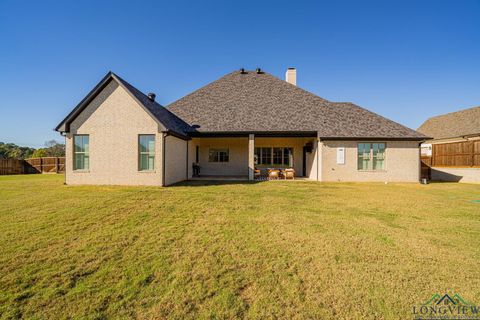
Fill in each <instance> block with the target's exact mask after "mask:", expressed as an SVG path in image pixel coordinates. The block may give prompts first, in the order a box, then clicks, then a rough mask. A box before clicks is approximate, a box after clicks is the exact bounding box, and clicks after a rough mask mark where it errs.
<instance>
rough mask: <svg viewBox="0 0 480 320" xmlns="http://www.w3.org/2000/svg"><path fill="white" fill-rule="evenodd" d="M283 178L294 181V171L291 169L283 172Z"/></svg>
mask: <svg viewBox="0 0 480 320" xmlns="http://www.w3.org/2000/svg"><path fill="white" fill-rule="evenodd" d="M283 177H284V178H285V180H287V179H292V180H295V170H294V169H293V168H290V169H285V170H283Z"/></svg>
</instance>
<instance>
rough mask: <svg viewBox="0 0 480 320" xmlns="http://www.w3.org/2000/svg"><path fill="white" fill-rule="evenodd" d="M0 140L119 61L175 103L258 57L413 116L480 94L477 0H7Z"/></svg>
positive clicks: (29, 125)
mask: <svg viewBox="0 0 480 320" xmlns="http://www.w3.org/2000/svg"><path fill="white" fill-rule="evenodd" d="M0 41H1V42H0V43H1V46H0V141H5V142H14V143H17V144H20V145H25V146H33V147H41V146H42V145H43V143H44V142H45V141H47V140H50V139H54V138H56V139H61V137H60V136H59V135H58V134H57V133H55V132H54V131H52V128H54V127H55V126H56V124H57V123H58V122H60V121H61V120H62V119H63V118H64V117H65V116H66V114H67V113H68V112H69V111H70V110H71V109H72V108H73V107H74V106H75V105H76V104H77V103H78V102H79V101H80V100H81V99H82V98H83V97H84V96H85V95H86V94H87V93H88V92H89V91H90V90H91V89H92V88H93V86H94V85H95V84H96V83H97V82H98V81H99V80H100V79H101V78H102V77H103V76H104V75H105V73H106V72H107V71H109V70H112V71H114V72H116V73H117V74H119V75H120V76H122V77H123V78H125V79H126V80H127V81H129V82H130V83H132V84H133V85H134V86H136V87H137V88H139V89H140V90H142V91H144V92H147V91H148V92H149V91H153V92H155V93H156V94H157V101H159V102H160V103H161V104H164V105H166V104H168V103H170V102H172V101H174V100H176V99H178V98H180V97H182V96H184V95H185V94H188V93H189V92H191V91H193V90H195V89H197V88H199V87H201V86H203V85H205V84H207V83H209V82H211V81H213V80H215V79H217V78H218V77H220V76H222V75H223V74H225V73H228V72H230V71H232V70H235V69H239V68H241V67H245V68H248V69H253V68H255V67H261V68H262V69H264V70H265V71H267V72H270V73H272V74H274V75H276V76H279V77H281V78H283V77H284V73H285V70H286V68H287V67H296V68H297V70H298V85H299V86H300V87H302V88H304V89H306V90H308V91H311V92H313V93H315V94H317V95H319V96H321V97H323V98H326V99H329V100H332V101H352V102H354V103H357V104H359V105H361V106H363V107H365V108H367V109H370V110H372V111H374V112H377V113H379V114H381V115H383V116H386V117H388V118H390V119H392V120H395V121H398V122H400V123H402V124H404V125H407V126H409V127H411V128H414V129H415V128H417V127H418V126H419V125H420V124H421V123H422V122H423V121H424V120H425V119H426V118H428V117H430V116H433V115H437V114H441V113H446V112H452V111H455V110H458V109H463V108H468V107H472V106H477V105H480V1H478V0H477V1H474V0H471V1H469V0H461V1H439V0H432V1H328V2H323V1H208V0H205V1H191V2H186V1H165V2H161V1H151V2H149V1H118V0H117V1H14V0H2V1H1V2H0Z"/></svg>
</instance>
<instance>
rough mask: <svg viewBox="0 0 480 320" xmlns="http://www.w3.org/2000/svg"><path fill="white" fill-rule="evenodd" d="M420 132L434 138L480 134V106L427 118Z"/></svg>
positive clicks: (419, 129)
mask: <svg viewBox="0 0 480 320" xmlns="http://www.w3.org/2000/svg"><path fill="white" fill-rule="evenodd" d="M417 130H418V131H419V132H421V133H423V134H425V135H427V136H430V137H433V138H434V139H446V138H456V137H463V136H469V135H478V134H480V106H479V107H474V108H470V109H465V110H460V111H457V112H452V113H447V114H444V115H440V116H436V117H432V118H429V119H427V121H425V122H424V123H423V124H422V125H421V126H420V127H419V128H418V129H417Z"/></svg>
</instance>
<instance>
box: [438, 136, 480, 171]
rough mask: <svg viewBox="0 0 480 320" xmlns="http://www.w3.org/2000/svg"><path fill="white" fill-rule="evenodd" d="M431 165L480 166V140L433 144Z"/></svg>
mask: <svg viewBox="0 0 480 320" xmlns="http://www.w3.org/2000/svg"><path fill="white" fill-rule="evenodd" d="M432 147H433V150H432V157H431V158H432V159H431V165H430V166H431V167H480V140H476V141H465V142H454V143H442V144H434V145H432Z"/></svg>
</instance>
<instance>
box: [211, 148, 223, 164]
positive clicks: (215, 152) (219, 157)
mask: <svg viewBox="0 0 480 320" xmlns="http://www.w3.org/2000/svg"><path fill="white" fill-rule="evenodd" d="M208 161H209V162H228V149H210V150H209V153H208Z"/></svg>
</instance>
